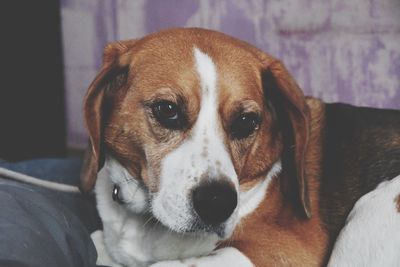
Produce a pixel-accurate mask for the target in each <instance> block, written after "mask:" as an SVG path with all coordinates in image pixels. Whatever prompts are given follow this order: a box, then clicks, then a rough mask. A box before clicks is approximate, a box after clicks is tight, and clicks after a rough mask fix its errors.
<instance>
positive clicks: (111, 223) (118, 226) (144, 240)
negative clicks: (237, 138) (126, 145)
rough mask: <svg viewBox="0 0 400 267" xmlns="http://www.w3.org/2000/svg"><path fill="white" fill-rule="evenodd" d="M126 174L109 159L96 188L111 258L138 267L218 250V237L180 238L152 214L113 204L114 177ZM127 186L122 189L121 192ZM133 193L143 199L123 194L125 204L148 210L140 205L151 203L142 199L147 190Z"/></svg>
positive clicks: (106, 244) (181, 235) (106, 243)
mask: <svg viewBox="0 0 400 267" xmlns="http://www.w3.org/2000/svg"><path fill="white" fill-rule="evenodd" d="M124 172H126V170H125V169H124V168H123V167H122V166H121V165H119V164H118V163H117V162H116V161H115V160H112V159H111V158H110V157H107V158H106V162H105V165H104V167H103V169H102V170H101V171H100V172H99V175H98V178H97V182H96V188H95V191H96V198H97V208H98V210H99V214H100V217H101V219H102V221H103V231H104V245H105V247H106V248H107V251H108V252H109V254H110V256H111V258H113V259H114V260H115V261H116V262H118V263H120V264H123V265H126V266H129V267H136V266H148V265H149V264H151V263H154V262H158V261H163V260H173V259H181V258H190V257H194V256H199V255H205V254H208V253H209V252H211V251H212V250H214V248H215V245H216V242H217V241H218V239H217V237H216V235H207V234H204V235H201V236H199V235H194V234H179V233H176V232H173V231H171V230H170V229H168V228H166V227H165V226H163V225H162V224H160V223H156V222H153V221H151V220H150V216H149V215H148V214H146V213H137V212H135V211H134V210H132V209H130V208H129V207H130V205H129V204H126V205H120V204H118V203H116V202H115V201H113V200H112V196H111V192H112V188H113V184H114V182H113V181H111V179H110V177H116V175H115V174H116V173H124ZM130 178H133V177H130ZM124 179H125V178H124ZM127 185H130V184H129V183H128V184H125V186H127ZM125 186H121V189H122V188H123V187H125ZM130 190H131V191H132V192H136V194H138V195H139V197H138V198H136V197H135V195H136V194H133V195H131V197H130V198H129V199H127V198H125V195H124V194H123V195H122V198H123V199H124V200H125V201H138V202H139V203H138V204H137V205H138V206H146V204H145V203H143V202H142V203H140V202H141V201H147V200H146V198H143V197H142V196H141V195H146V194H147V193H145V192H144V191H143V189H135V188H131V189H130ZM122 192H124V191H122Z"/></svg>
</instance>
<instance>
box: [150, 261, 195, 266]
mask: <svg viewBox="0 0 400 267" xmlns="http://www.w3.org/2000/svg"><path fill="white" fill-rule="evenodd" d="M192 266H193V264H192V265H189V264H185V263H184V262H183V261H160V262H157V263H154V264H152V265H150V266H149V267H192Z"/></svg>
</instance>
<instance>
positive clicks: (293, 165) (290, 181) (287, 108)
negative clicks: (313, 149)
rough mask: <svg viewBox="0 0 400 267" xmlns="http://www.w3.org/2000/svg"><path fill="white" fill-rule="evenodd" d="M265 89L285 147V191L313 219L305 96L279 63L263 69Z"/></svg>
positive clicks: (283, 160) (308, 120)
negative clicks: (306, 163)
mask: <svg viewBox="0 0 400 267" xmlns="http://www.w3.org/2000/svg"><path fill="white" fill-rule="evenodd" d="M262 79H263V88H264V94H265V98H266V101H267V102H268V103H272V106H273V109H274V110H275V116H276V117H277V118H276V123H277V124H278V127H279V128H280V131H281V133H282V137H283V142H284V148H283V155H282V159H281V160H282V165H283V166H282V167H283V168H282V169H283V175H284V177H285V178H284V181H283V190H284V193H285V194H286V195H288V196H289V198H291V200H292V201H293V203H294V204H295V205H296V206H298V208H299V209H300V210H301V211H302V213H303V215H305V216H306V217H307V218H310V217H311V208H310V199H309V193H308V184H307V179H306V173H305V154H306V150H307V145H308V141H309V140H308V139H309V131H310V112H309V108H308V106H307V104H306V101H305V97H304V95H303V93H302V91H301V89H300V87H299V86H298V85H297V83H296V81H295V80H294V79H293V78H292V76H291V75H290V74H289V72H288V71H287V70H286V68H285V66H284V65H283V64H282V63H281V62H280V61H277V60H273V61H272V62H271V61H269V62H268V63H267V64H266V65H265V66H264V67H263V73H262Z"/></svg>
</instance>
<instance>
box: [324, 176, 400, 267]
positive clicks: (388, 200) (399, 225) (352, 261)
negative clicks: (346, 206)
mask: <svg viewBox="0 0 400 267" xmlns="http://www.w3.org/2000/svg"><path fill="white" fill-rule="evenodd" d="M399 198H400V176H397V177H396V178H394V179H392V180H391V181H386V182H383V183H381V184H380V185H379V186H378V187H377V188H376V189H375V190H374V191H372V192H370V193H368V194H366V195H364V196H363V197H362V198H360V199H359V200H358V201H357V203H356V204H355V206H354V208H353V210H352V211H351V212H350V215H349V216H348V218H347V222H346V225H345V227H344V228H343V229H342V231H341V232H340V234H339V237H338V239H337V241H336V243H335V246H334V249H333V252H332V255H331V258H330V261H329V264H328V267H336V266H340V267H343V266H345V267H346V266H349V267H350V266H352V267H357V266H400V199H399Z"/></svg>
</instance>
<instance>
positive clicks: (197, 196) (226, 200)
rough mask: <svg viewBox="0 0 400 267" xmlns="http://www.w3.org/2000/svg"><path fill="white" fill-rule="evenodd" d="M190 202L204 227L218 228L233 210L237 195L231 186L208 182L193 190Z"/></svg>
mask: <svg viewBox="0 0 400 267" xmlns="http://www.w3.org/2000/svg"><path fill="white" fill-rule="evenodd" d="M192 201H193V207H194V210H195V211H196V213H197V215H198V216H199V218H200V219H201V221H202V222H203V223H204V224H205V225H207V226H218V225H220V224H222V223H223V222H225V221H226V220H227V219H228V218H229V217H230V216H231V215H232V213H233V211H234V210H235V208H236V206H237V193H236V190H235V188H233V186H232V185H231V184H228V183H224V182H210V183H205V184H202V185H200V186H198V187H197V188H195V189H194V190H193V193H192Z"/></svg>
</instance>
